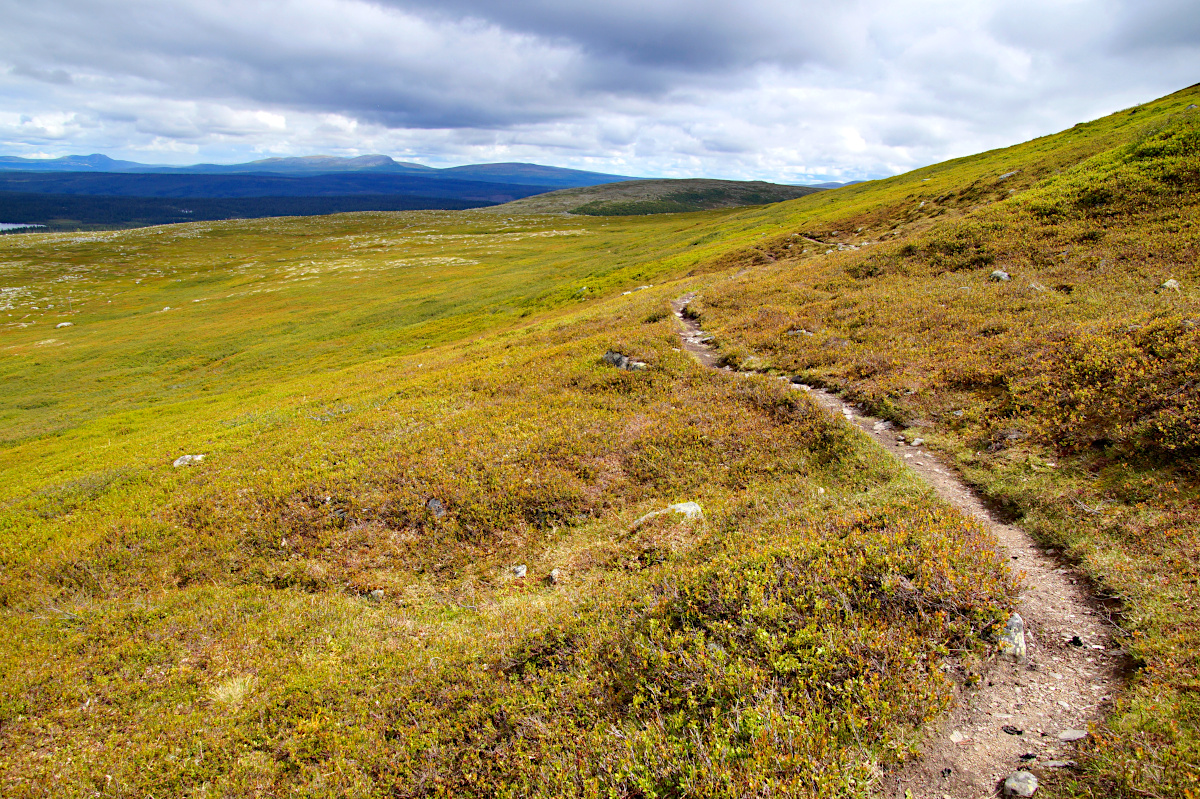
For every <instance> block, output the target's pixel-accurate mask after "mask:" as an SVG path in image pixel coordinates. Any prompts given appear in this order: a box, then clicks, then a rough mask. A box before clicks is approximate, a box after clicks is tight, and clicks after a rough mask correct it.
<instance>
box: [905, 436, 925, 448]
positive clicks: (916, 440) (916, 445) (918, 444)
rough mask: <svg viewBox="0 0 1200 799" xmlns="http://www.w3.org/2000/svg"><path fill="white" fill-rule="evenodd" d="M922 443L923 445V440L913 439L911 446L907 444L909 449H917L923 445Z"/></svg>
mask: <svg viewBox="0 0 1200 799" xmlns="http://www.w3.org/2000/svg"><path fill="white" fill-rule="evenodd" d="M924 443H925V439H923V438H914V439H913V440H912V443H911V444H909V446H910V447H919V446H921V445H922V444H924Z"/></svg>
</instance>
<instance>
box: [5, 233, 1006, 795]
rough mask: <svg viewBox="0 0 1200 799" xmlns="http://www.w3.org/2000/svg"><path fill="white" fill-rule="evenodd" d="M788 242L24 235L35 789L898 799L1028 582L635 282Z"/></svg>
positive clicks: (15, 284) (21, 769)
mask: <svg viewBox="0 0 1200 799" xmlns="http://www.w3.org/2000/svg"><path fill="white" fill-rule="evenodd" d="M760 227H761V225H759V224H758V223H756V222H754V221H753V220H751V221H742V222H737V221H730V220H726V219H723V218H722V217H721V216H720V215H711V214H710V215H704V216H687V215H673V216H671V217H669V218H661V219H637V220H616V221H611V222H605V221H603V220H594V219H584V220H581V221H580V223H579V224H577V225H576V224H572V225H571V226H564V225H563V223H562V221H561V220H547V219H544V218H542V219H538V218H533V219H527V218H521V219H514V220H511V222H510V221H509V220H507V219H497V218H496V217H495V216H485V215H478V216H474V215H454V214H420V215H411V214H409V215H390V214H372V215H351V216H344V217H336V218H329V219H324V220H275V221H259V222H243V223H227V224H212V225H209V224H204V225H192V226H185V227H179V228H163V229H150V230H143V231H125V232H121V233H114V234H106V235H89V236H54V235H40V236H32V237H21V238H15V237H14V238H10V239H6V240H4V242H3V244H4V245H5V248H6V249H5V254H4V259H5V262H6V265H5V269H6V272H5V285H6V286H7V287H9V288H8V291H7V296H8V298H9V299H8V302H7V304H8V305H10V306H11V307H10V308H8V309H6V310H5V313H11V314H12V316H11V317H9V318H10V319H11V320H12V321H11V322H10V323H9V325H8V326H7V327H5V329H4V333H3V335H4V344H3V346H4V347H5V349H4V350H3V352H4V367H3V368H4V369H5V375H6V378H5V380H4V382H3V391H4V403H5V411H6V416H5V439H6V441H5V444H4V446H5V458H4V460H3V471H2V472H0V481H2V482H0V485H2V494H0V502H2V503H3V514H2V516H0V525H2V527H0V530H2V536H3V537H2V539H0V540H2V548H0V557H2V568H3V583H2V591H0V604H2V606H3V616H2V619H3V631H2V632H0V641H3V645H2V649H0V675H2V677H0V680H2V684H0V696H2V697H3V700H2V702H0V736H2V739H3V745H2V746H0V775H2V779H3V781H4V782H3V793H4V795H5V796H10V795H11V796H25V795H29V796H38V795H45V794H53V795H85V794H86V795H93V794H101V795H130V796H144V795H154V796H164V795H171V796H178V795H228V796H244V795H250V794H262V795H282V794H289V793H293V792H299V793H308V794H317V795H329V794H337V795H362V796H374V795H381V796H382V795H399V796H409V795H413V796H424V795H430V796H463V795H478V796H497V795H511V796H529V795H544V796H561V795H564V794H568V795H569V794H576V795H605V796H609V795H615V796H667V795H680V794H684V793H700V794H708V795H728V794H739V793H743V792H745V791H747V790H763V791H768V790H769V791H774V792H785V793H789V794H794V795H813V796H817V795H828V794H829V793H830V792H835V793H839V794H846V795H859V796H866V795H868V793H869V791H870V787H871V785H872V784H873V781H874V780H875V779H876V777H877V770H878V769H879V767H880V766H881V765H886V764H888V763H891V762H895V761H896V760H898V759H900V758H902V757H904V756H905V755H906V754H908V753H909V752H910V751H911V750H912V749H913V747H914V746H915V745H916V743H917V737H916V734H915V733H916V731H917V730H918V729H919V728H920V726H921V724H922V723H923V722H924V721H926V720H928V719H930V718H932V717H933V716H935V715H936V714H937V713H938V712H939V711H940V710H941V709H942V708H943V707H945V704H946V702H947V701H948V697H949V695H950V686H951V683H950V680H949V679H948V678H947V676H946V675H945V673H944V672H943V671H942V670H941V669H939V665H940V664H942V663H943V662H944V661H945V660H946V658H947V657H948V655H949V654H950V653H951V652H952V651H953V652H954V653H956V658H955V662H956V663H961V664H962V667H965V668H970V667H971V664H972V662H974V661H973V658H976V657H978V656H981V655H983V654H985V653H986V651H987V647H988V643H987V638H988V637H990V636H991V635H992V630H993V626H994V625H995V623H996V622H998V621H1000V622H1002V621H1003V620H1004V618H1005V615H1006V609H1007V607H1008V600H1007V596H1008V594H1009V591H1010V588H1011V586H1010V585H1009V582H1008V578H1007V576H1006V575H1005V573H1004V571H1003V568H1002V566H1001V565H1000V564H999V563H997V561H996V558H995V557H994V554H993V553H992V550H991V547H990V541H989V540H988V539H987V538H986V537H985V536H984V534H983V533H982V532H980V530H979V529H978V528H977V527H976V526H975V525H974V524H973V523H972V522H971V521H969V520H968V519H965V518H963V517H962V516H960V515H959V514H957V513H955V512H953V511H951V510H949V509H947V508H945V507H942V506H940V505H939V504H937V503H936V502H934V501H933V500H932V499H931V498H929V497H928V496H927V494H926V492H925V491H924V490H923V489H922V488H921V487H920V486H919V485H917V484H915V483H914V482H913V481H912V480H911V479H909V478H908V477H906V476H905V475H904V474H902V473H901V472H900V470H899V469H898V468H897V467H896V466H895V465H893V464H892V463H890V462H888V460H887V459H886V458H885V457H883V456H881V455H880V454H879V453H876V452H873V451H872V450H871V449H870V447H869V446H868V445H867V444H866V443H865V442H864V441H862V440H860V439H858V438H856V437H855V436H854V435H852V434H851V433H850V431H849V429H848V428H846V427H845V426H843V425H842V424H840V423H838V422H834V421H831V420H829V419H828V418H826V416H825V415H823V414H822V413H821V412H820V411H819V410H818V409H816V408H815V407H814V406H813V405H811V404H810V403H809V402H808V401H807V400H806V399H805V398H804V397H803V396H802V395H800V394H798V393H797V392H794V391H790V390H788V388H787V387H786V386H785V385H783V384H781V383H780V382H779V381H777V380H772V379H769V378H754V379H746V378H742V377H738V376H734V375H729V374H726V373H718V372H712V371H710V370H706V369H704V368H703V367H701V366H700V365H699V364H697V363H696V362H694V361H693V360H692V359H691V357H690V356H688V355H687V354H686V353H683V352H680V351H679V350H678V348H677V345H678V338H677V331H676V328H675V320H674V318H673V317H672V316H671V314H670V313H669V306H668V301H669V300H670V299H671V298H672V297H674V296H677V295H678V294H679V293H681V292H682V291H684V290H686V284H680V283H679V282H678V281H677V280H676V281H675V282H674V283H671V284H667V285H657V286H652V287H649V288H643V289H641V290H637V289H639V287H640V286H644V285H647V284H648V283H658V282H659V281H660V280H663V279H672V278H675V277H677V276H678V275H680V274H684V273H686V272H689V271H692V270H693V269H695V268H696V267H697V265H699V264H701V263H702V262H703V261H705V260H706V259H711V257H712V256H713V255H714V254H716V253H719V252H720V251H721V248H722V247H723V248H727V247H728V246H729V242H730V241H733V242H741V243H745V242H748V241H751V240H753V239H754V238H756V237H757V235H758V233H759V228H760ZM643 281H646V282H645V283H643ZM35 306H36V307H35ZM51 306H53V307H51ZM64 306H65V307H64ZM168 307H169V308H170V309H171V310H164V309H165V308H168ZM64 321H70V322H72V326H70V327H63V328H59V327H57V325H58V324H61V323H62V322H64ZM610 348H615V349H618V350H621V351H623V352H627V353H630V354H631V355H633V356H635V357H637V358H639V359H641V360H644V361H646V362H648V363H649V364H650V367H651V368H650V369H648V370H646V371H643V372H630V371H623V370H618V369H614V368H612V367H611V366H608V365H607V364H605V363H604V362H603V361H602V359H601V357H600V356H601V355H602V354H603V353H604V352H606V351H607V350H608V349H610ZM184 454H189V455H200V454H203V455H204V456H205V457H204V459H203V460H201V461H199V462H198V463H193V464H190V465H186V466H180V467H174V466H173V465H172V463H173V461H174V460H175V459H176V458H177V457H178V456H181V455H184ZM680 501H695V502H699V503H700V504H701V505H702V507H703V508H704V511H705V514H704V518H703V519H687V518H685V517H683V516H680V515H667V516H657V517H654V518H652V519H651V520H649V521H647V522H645V523H644V524H641V525H638V524H637V523H636V522H637V520H638V519H639V518H640V517H641V516H643V515H644V514H645V513H646V512H648V511H653V510H657V509H660V508H663V507H664V506H666V505H668V504H671V503H674V502H680ZM517 565H523V566H525V567H526V569H527V573H526V575H525V576H524V577H517V576H516V574H515V573H514V571H513V569H512V567H513V566H517ZM555 570H557V571H555ZM552 573H553V574H554V580H553V581H550V580H549V579H548V578H549V577H550V576H551V574H552Z"/></svg>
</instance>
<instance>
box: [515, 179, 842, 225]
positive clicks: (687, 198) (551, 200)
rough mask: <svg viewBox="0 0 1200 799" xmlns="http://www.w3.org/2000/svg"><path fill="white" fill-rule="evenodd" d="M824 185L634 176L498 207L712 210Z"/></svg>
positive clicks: (590, 211) (591, 212)
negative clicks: (654, 178) (651, 178)
mask: <svg viewBox="0 0 1200 799" xmlns="http://www.w3.org/2000/svg"><path fill="white" fill-rule="evenodd" d="M817 191H820V189H818V188H814V187H810V186H784V185H780V184H778V183H766V182H763V181H738V180H708V179H703V178H693V179H671V180H631V181H626V182H623V183H609V184H605V185H602V186H590V187H586V188H575V189H562V190H560V191H554V192H550V193H548V194H542V195H539V196H538V197H536V198H532V197H531V198H527V199H524V200H516V201H514V202H511V203H508V204H505V205H503V206H501V207H499V208H497V209H496V211H497V212H498V213H510V212H511V213H523V214H544V213H570V214H586V215H588V216H640V215H645V214H661V213H681V212H687V211H707V210H711V209H714V208H734V207H737V206H743V205H765V204H767V203H776V202H782V201H784V200H794V199H796V198H797V197H804V196H806V195H809V194H813V193H814V192H817Z"/></svg>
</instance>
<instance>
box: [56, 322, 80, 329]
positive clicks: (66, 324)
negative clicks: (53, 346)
mask: <svg viewBox="0 0 1200 799" xmlns="http://www.w3.org/2000/svg"><path fill="white" fill-rule="evenodd" d="M74 326H75V323H74V322H59V323H58V324H57V325H55V326H54V329H55V330H57V329H59V328H60V327H74Z"/></svg>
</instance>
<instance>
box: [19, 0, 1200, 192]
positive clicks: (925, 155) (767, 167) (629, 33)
mask: <svg viewBox="0 0 1200 799" xmlns="http://www.w3.org/2000/svg"><path fill="white" fill-rule="evenodd" d="M1188 5H1189V4H1188V2H1186V1H1185V0H1150V1H1149V2H1145V1H1144V2H1138V3H1134V2H1133V0H1009V2H1001V0H977V1H976V2H964V0H956V1H955V2H950V0H920V1H914V2H903V3H897V2H886V1H885V0H849V2H845V3H840V4H829V3H817V2H813V1H812V0H809V1H807V2H798V1H797V0H742V2H740V3H738V4H732V3H727V2H724V1H723V0H657V2H646V0H609V2H606V3H603V4H597V3H595V2H593V1H592V0H586V2H585V0H506V2H504V3H495V2H494V0H488V1H487V2H483V1H482V0H436V2H435V0H380V2H367V1H366V0H272V1H271V2H253V1H247V0H239V2H233V0H177V1H176V2H172V3H162V2H157V1H155V0H42V2H39V3H29V2H26V0H0V18H2V19H4V20H5V24H4V26H3V27H2V28H0V151H2V152H5V153H8V154H15V155H30V154H33V153H39V152H47V151H53V152H55V153H56V154H59V155H62V154H67V153H79V152H84V153H86V152H96V151H99V152H105V153H107V154H109V155H112V156H114V157H127V158H134V159H135V160H136V158H137V157H138V156H139V154H142V155H144V154H155V155H158V156H161V157H162V158H163V159H164V160H168V161H171V162H175V163H183V162H188V161H190V160H193V159H195V158H196V157H200V158H201V159H202V160H205V161H237V160H248V159H250V158H254V157H261V156H262V155H264V154H267V155H301V154H311V153H334V154H345V155H357V154H363V153H370V152H383V153H387V154H389V155H392V156H394V157H398V158H403V159H408V160H421V161H424V162H426V163H430V164H432V165H444V164H454V163H468V162H481V161H492V160H496V161H499V160H529V161H537V162H541V163H551V164H557V165H562V166H576V167H581V168H587V169H596V170H602V171H613V172H623V173H626V174H646V175H657V174H661V175H673V176H688V175H706V176H715V177H735V178H758V179H767V180H780V181H801V180H806V179H815V178H821V179H828V178H829V177H841V178H847V179H848V178H855V177H864V176H877V175H883V174H890V173H893V172H896V171H900V170H904V169H909V168H912V167H914V166H918V165H921V164H925V163H930V162H933V161H937V160H942V159H945V158H948V157H953V156H957V155H963V154H966V153H969V152H974V151H978V150H982V149H986V148H989V147H996V146H1002V145H1004V144H1008V143H1013V142H1017V141H1021V140H1024V139H1027V138H1031V137H1033V136H1036V135H1040V134H1043V133H1047V132H1050V131H1053V130H1056V129H1061V128H1064V127H1068V126H1070V125H1071V124H1073V123H1074V122H1077V121H1079V120H1081V119H1086V118H1092V117H1095V116H1098V115H1100V114H1102V113H1105V112H1108V111H1112V110H1115V109H1117V108H1120V107H1124V106H1128V105H1131V104H1133V103H1135V102H1138V101H1143V100H1148V99H1152V98H1153V97H1156V96H1159V95H1161V94H1165V93H1167V92H1169V91H1172V90H1174V89H1178V88H1182V87H1183V86H1184V85H1185V84H1187V83H1190V82H1192V81H1193V80H1194V79H1195V76H1194V69H1195V64H1196V63H1198V62H1200V59H1198V58H1197V56H1200V21H1198V20H1200V15H1196V14H1194V13H1191V11H1190V9H1189V8H1188Z"/></svg>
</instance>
